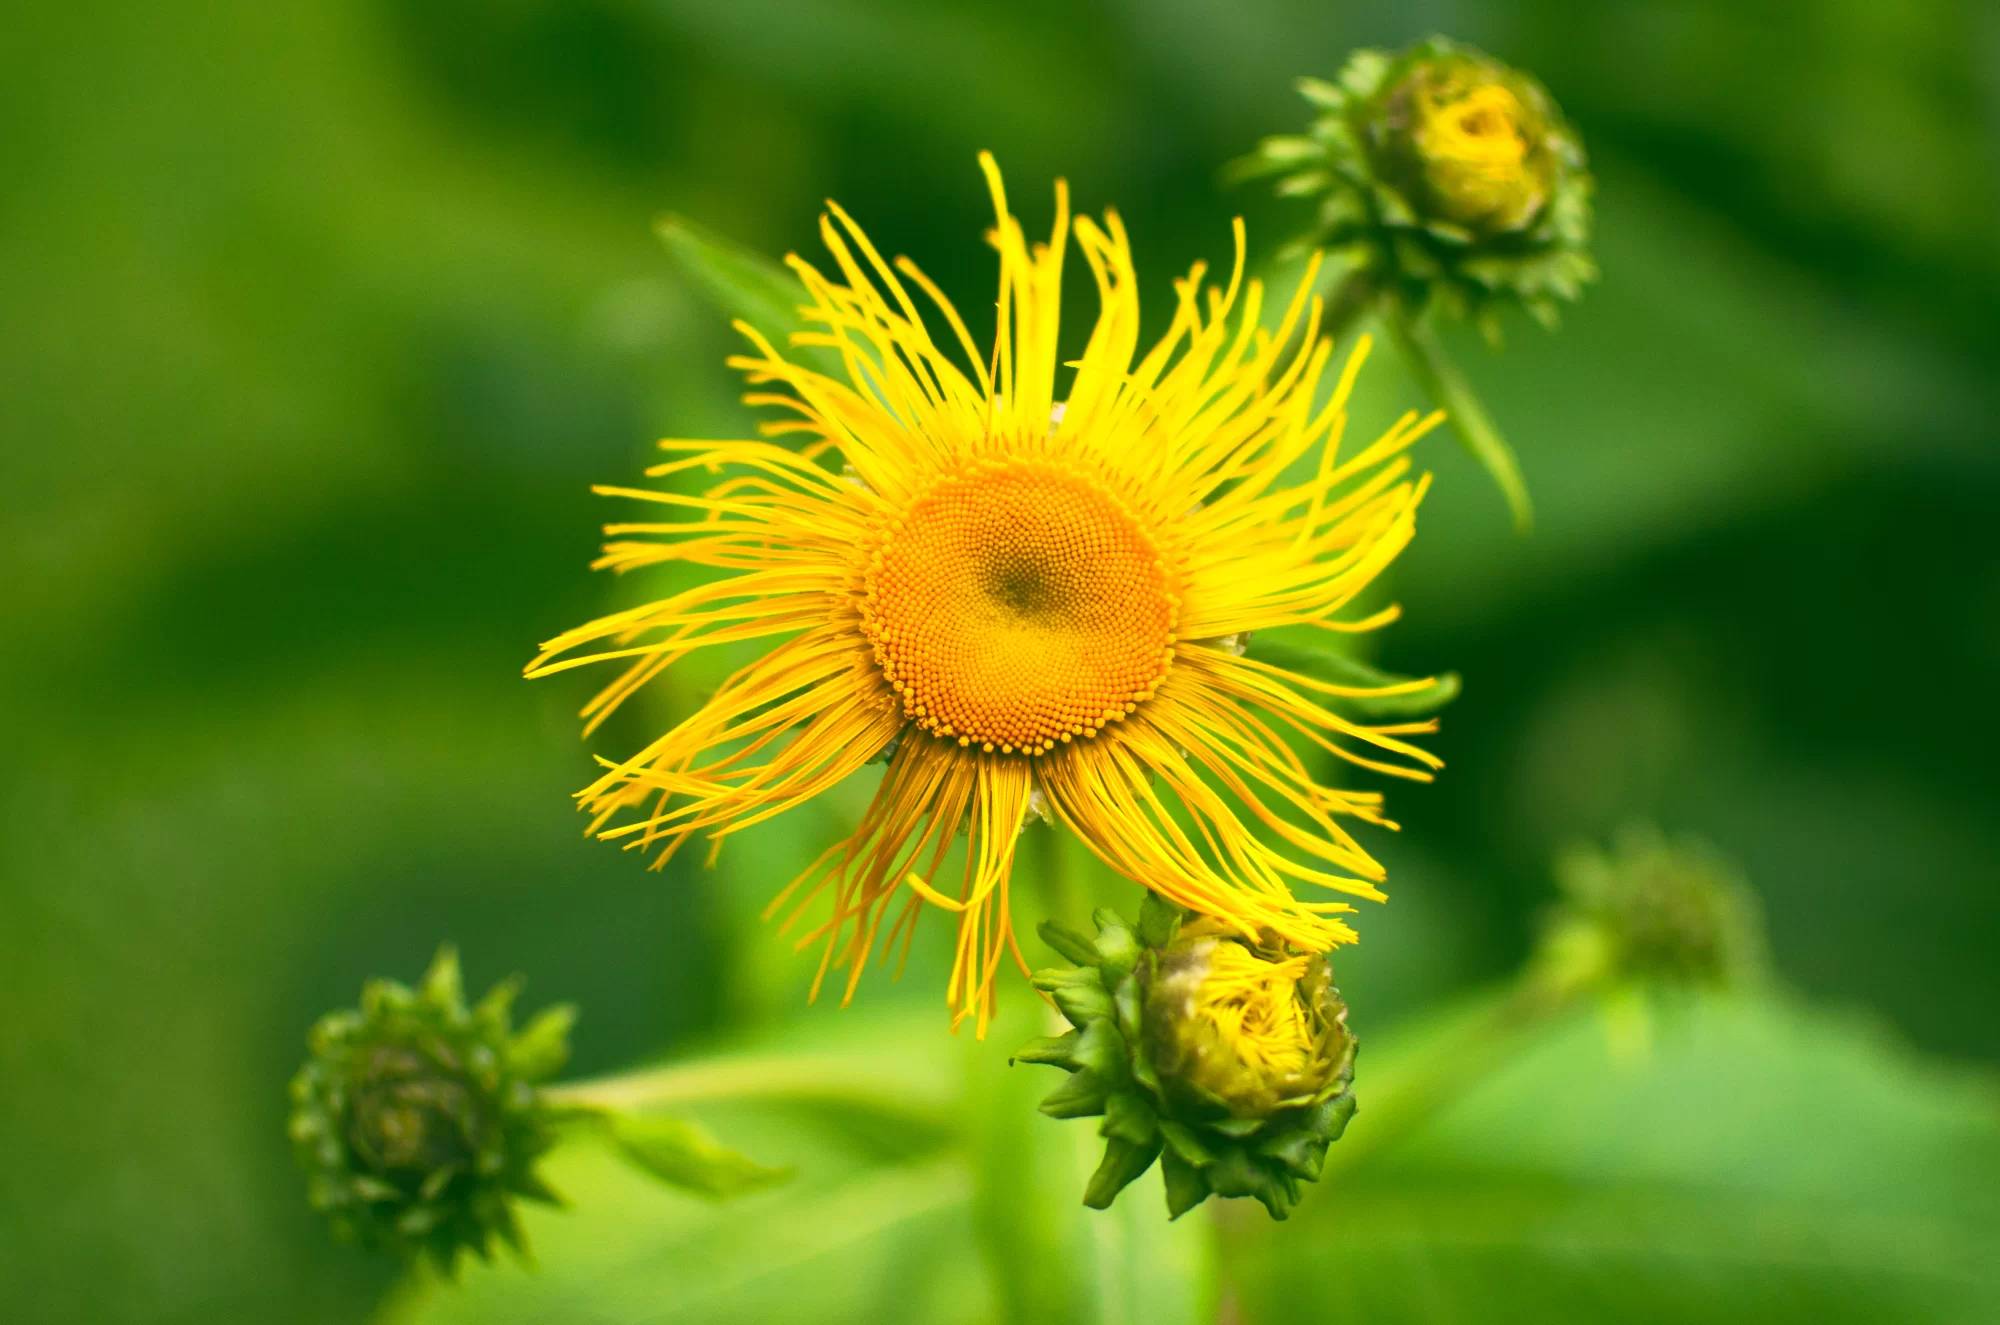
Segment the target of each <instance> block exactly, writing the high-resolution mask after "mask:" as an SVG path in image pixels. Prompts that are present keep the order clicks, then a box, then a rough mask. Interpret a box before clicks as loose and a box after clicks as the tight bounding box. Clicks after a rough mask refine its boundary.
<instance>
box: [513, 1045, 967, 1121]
mask: <svg viewBox="0 0 2000 1325" xmlns="http://www.w3.org/2000/svg"><path fill="white" fill-rule="evenodd" d="M541 1096H542V1099H543V1101H544V1102H546V1103H548V1104H550V1105H552V1106H554V1107H556V1108H571V1109H579V1110H588V1111H593V1112H633V1111H638V1110H649V1109H660V1108H670V1107H675V1106H681V1105H688V1104H702V1103H714V1102H718V1101H724V1100H749V1099H757V1100H795V1101H796V1100H804V1101H812V1102H815V1103H825V1104H839V1105H846V1106H848V1107H850V1108H856V1109H861V1110H865V1111H867V1112H870V1113H880V1114H888V1115H893V1116H895V1117H898V1118H904V1119H908V1120H910V1121H912V1122H917V1123H922V1124H924V1125H927V1126H932V1127H938V1128H948V1127H950V1126H951V1125H952V1124H951V1107H950V1101H948V1100H946V1099H944V1098H942V1097H941V1096H937V1093H936V1092H935V1091H926V1090H924V1089H922V1088H920V1087H917V1086H916V1085H915V1084H914V1083H905V1082H902V1081H895V1080H889V1079H886V1078H884V1077H882V1076H881V1075H879V1074H876V1073H871V1072H868V1071H866V1070H864V1069H859V1068H857V1067H856V1066H855V1065H854V1062H853V1060H852V1059H851V1058H846V1057H835V1056H831V1055H810V1056H809V1055H791V1054H771V1055H760V1056H756V1057H746V1058H732V1059H726V1060H721V1061H712V1062H697V1063H680V1064H674V1065H671V1066H668V1067H655V1068H645V1069H642V1070H640V1071H637V1072H622V1073H618V1074H615V1075H612V1076H605V1077H593V1078H590V1079H588V1080H584V1081H574V1082H568V1083H566V1084H564V1085H560V1086H549V1087H546V1088H544V1089H543V1090H542V1092H541ZM934 1096H937V1097H935V1098H934Z"/></svg>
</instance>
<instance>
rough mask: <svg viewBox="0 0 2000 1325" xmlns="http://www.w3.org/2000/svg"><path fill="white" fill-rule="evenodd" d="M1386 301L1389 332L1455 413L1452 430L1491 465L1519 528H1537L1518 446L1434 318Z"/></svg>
mask: <svg viewBox="0 0 2000 1325" xmlns="http://www.w3.org/2000/svg"><path fill="white" fill-rule="evenodd" d="M1384 302H1385V304H1386V305H1387V307H1386V309H1385V320H1386V321H1387V322H1388V324H1389V332H1390V334H1391V335H1392V336H1394V337H1395V340H1396V346H1397V348H1398V349H1400V350H1401V351H1402V353H1403V358H1404V360H1405V361H1406V362H1407V363H1408V364H1409V367H1410V371H1411V372H1413V373H1415V374H1416V376H1417V380H1418V382H1420V383H1421V384H1422V385H1423V388H1424V390H1425V391H1426V392H1428V393H1429V394H1430V397H1431V399H1432V400H1434V401H1436V402H1437V403H1438V405H1439V406H1441V407H1442V408H1443V409H1444V410H1445V412H1446V413H1447V414H1449V415H1450V417H1451V426H1452V430H1453V431H1455V432H1456V433H1457V434H1458V439H1459V440H1460V441H1461V442H1463V443H1465V449H1466V450H1468V451H1470V452H1471V453H1472V457H1473V459H1475V460H1477V461H1478V462H1479V463H1480V464H1481V465H1483V466H1485V468H1486V472H1487V473H1488V474H1491V475H1492V476H1493V481H1494V482H1495V483H1498V484H1499V485H1500V492H1501V494H1502V495H1503V496H1505V497H1506V498H1507V507H1508V509H1509V510H1511V511H1512V512H1513V513H1514V530H1515V532H1516V533H1521V534H1527V533H1530V532H1532V531H1533V529H1534V525H1535V514H1534V508H1533V507H1532V506H1531V505H1530V504H1529V501H1528V485H1527V483H1526V481H1525V480H1523V479H1522V477H1521V466H1520V462H1519V461H1518V460H1516V459H1515V458H1514V448H1512V447H1511V446H1509V445H1507V439H1506V438H1505V437H1502V436H1501V435H1500V426H1499V425H1498V424H1496V423H1495V422H1493V416H1492V415H1491V414H1488V413H1487V412H1486V406H1485V405H1484V404H1483V403H1481V401H1480V399H1479V395H1478V393H1477V392H1475V391H1474V390H1473V389H1472V384H1471V383H1470V382H1468V381H1466V380H1465V375H1464V374H1463V373H1461V372H1459V371H1458V365H1457V364H1455V363H1453V362H1452V361H1451V356H1450V355H1448V354H1446V353H1445V350H1444V346H1443V345H1442V344H1440V343H1439V342H1438V338H1437V332H1436V330H1435V329H1434V328H1433V327H1432V326H1431V325H1430V322H1429V320H1428V319H1426V318H1421V317H1418V318H1413V317H1411V316H1410V315H1409V314H1408V312H1406V311H1405V310H1404V308H1403V306H1402V304H1401V303H1400V302H1399V301H1397V300H1394V299H1389V300H1385V301H1384Z"/></svg>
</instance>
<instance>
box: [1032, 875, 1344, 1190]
mask: <svg viewBox="0 0 2000 1325" xmlns="http://www.w3.org/2000/svg"><path fill="white" fill-rule="evenodd" d="M1095 920H1096V923H1097V937H1096V938H1094V939H1091V938H1086V937H1084V936H1083V935H1081V934H1078V933H1075V932H1074V931H1070V930H1066V929H1064V928H1063V927H1062V926H1060V925H1057V924H1044V925H1043V927H1042V936H1043V938H1044V939H1046V940H1047V941H1048V942H1049V944H1050V945H1051V946H1053V947H1054V948H1056V950H1057V951H1059V952H1061V953H1062V954H1063V955H1064V956H1066V957H1069V958H1070V959H1071V960H1073V961H1075V962H1076V963H1077V965H1076V966H1075V967H1074V968H1072V969H1069V970H1052V971H1040V972H1037V973H1036V975H1035V983H1036V984H1037V985H1039V986H1041V987H1042V988H1043V989H1046V990H1048V991H1049V992H1050V994H1051V995H1052V996H1053V997H1054V999H1055V1001H1056V1005H1057V1006H1058V1007H1059V1008H1061V1009H1062V1012H1063V1015H1064V1016H1066V1017H1067V1018H1068V1019H1069V1021H1070V1024H1071V1025H1072V1026H1073V1027H1074V1028H1075V1029H1073V1030H1071V1031H1070V1032H1069V1033H1068V1034H1066V1035H1062V1036H1057V1037H1053V1038H1048V1039H1042V1040H1037V1041H1035V1042H1034V1043H1032V1044H1030V1045H1028V1046H1027V1047H1026V1048H1024V1049H1023V1050H1022V1051H1021V1052H1020V1053H1019V1054H1017V1055H1016V1056H1015V1057H1016V1059H1017V1060H1023V1061H1027V1062H1035V1063H1050V1064H1053V1065H1055V1066H1058V1067H1061V1068H1064V1069H1066V1070H1067V1071H1068V1072H1069V1073H1070V1074H1071V1075H1070V1078H1069V1080H1067V1081H1066V1082H1064V1083H1063V1084H1062V1085H1061V1086H1060V1087H1058V1088H1057V1089H1056V1091H1055V1092H1054V1093H1053V1094H1051V1095H1050V1096H1049V1097H1048V1098H1047V1099H1046V1100H1044V1101H1043V1102H1042V1111H1043V1112H1044V1113H1047V1114H1050V1115H1052V1116H1054V1117H1057V1118H1080V1117H1097V1116H1100V1115H1102V1116H1103V1118H1104V1125H1103V1129H1102V1130H1103V1133H1104V1136H1105V1138H1106V1141H1105V1153H1104V1160H1103V1162H1102V1163H1101V1164H1100V1165H1099V1167H1098V1169H1097V1172H1096V1173H1095V1174H1094V1175H1093V1176H1092V1178H1091V1181H1090V1186H1089V1188H1088V1190H1087V1191H1086V1192H1085V1194H1084V1201H1085V1203H1086V1204H1088V1205H1092V1206H1095V1207H1097V1208H1099V1209H1102V1208H1104V1207H1105V1206H1108V1205H1110V1204H1111V1202H1112V1200H1113V1199H1114V1198H1115V1197H1116V1196H1117V1195H1118V1193H1119V1192H1120V1191H1121V1190H1123V1189H1124V1187H1125V1186H1126V1184H1127V1183H1130V1182H1131V1181H1132V1180H1133V1179H1135V1178H1137V1177H1138V1176H1139V1175H1140V1174H1142V1173H1144V1172H1145V1171H1146V1170H1147V1169H1148V1168H1150V1167H1151V1166H1152V1163H1153V1160H1154V1159H1155V1158H1158V1159H1159V1160H1160V1162H1161V1166H1162V1169H1163V1171H1164V1174H1165V1177H1166V1189H1167V1206H1168V1209H1169V1210H1170V1212H1171V1213H1172V1214H1174V1215H1175V1216H1179V1215H1180V1214H1182V1213H1183V1212H1185V1211H1187V1210H1189V1209H1191V1208H1192V1207H1194V1206H1195V1205H1198V1204H1200V1203H1201V1202H1202V1201H1204V1200H1206V1199H1207V1198H1208V1197H1209V1196H1211V1195H1216V1196H1254V1197H1256V1198H1257V1199H1258V1200H1260V1201H1262V1202H1263V1203H1264V1206H1265V1208H1266V1209H1268V1210H1269V1211H1270V1212H1271V1214H1272V1216H1273V1217H1274V1218H1278V1219H1283V1218H1284V1217H1285V1216H1286V1215H1287V1214H1288V1213H1289V1212H1290V1209H1291V1207H1292V1205H1293V1204H1294V1203H1295V1202H1296V1201H1297V1200H1298V1198H1299V1190H1300V1184H1301V1183H1304V1182H1311V1181H1313V1180H1315V1179H1316V1178H1318V1177H1319V1174H1320V1169H1321V1167H1322V1165H1323V1164H1324V1163H1325V1160H1326V1151H1327V1147H1328V1146H1330V1145H1332V1143H1333V1142H1334V1141H1336V1140H1338V1139H1339V1138H1340V1135H1341V1133H1342V1132H1343V1131H1344V1130H1346V1127H1347V1121H1348V1119H1349V1118H1351V1117H1352V1116H1353V1114H1354V1095H1353V1093H1352V1091H1351V1090H1350V1085H1351V1083H1352V1082H1353V1079H1354V1052H1355V1040H1354V1036H1353V1035H1352V1034H1351V1033H1350V1032H1349V1031H1348V1029H1347V1005H1346V1004H1345V1003H1343V1002H1342V1001H1341V998H1340V991H1339V990H1338V989H1335V988H1334V987H1333V977H1332V973H1331V972H1330V971H1329V970H1328V968H1327V962H1326V958H1325V957H1323V956H1320V955H1318V954H1315V953H1303V952H1300V951H1298V950H1297V949H1295V948H1293V947H1291V946H1290V945H1289V944H1287V943H1285V942H1284V941H1283V940H1282V939H1279V938H1277V937H1276V936H1275V935H1268V934H1267V935H1264V936H1261V937H1258V938H1245V937H1244V936H1243V935H1241V934H1239V933H1237V932H1236V931H1235V930H1234V929H1233V928H1231V927H1230V926H1229V925H1226V924H1223V923H1221V922H1219V921H1216V920H1214V919H1213V918H1209V917H1201V918H1197V919H1194V920H1191V921H1186V922H1185V923H1183V917H1182V913H1181V912H1180V910H1179V908H1177V907H1174V906H1172V905H1170V904H1168V903H1164V902H1161V901H1160V900H1159V899H1158V898H1157V897H1155V896H1153V895H1151V894H1149V895H1148V897H1147V900H1146V905H1145V909H1144V910H1143V911H1142V912H1141V914H1140V919H1139V925H1138V927H1137V928H1136V929H1134V928H1132V927H1130V926H1128V925H1127V924H1126V923H1125V922H1124V920H1123V919H1121V918H1120V917H1119V916H1118V915H1117V913H1116V912H1113V911H1109V910H1103V911H1099V912H1098V913H1097V915H1096V917H1095Z"/></svg>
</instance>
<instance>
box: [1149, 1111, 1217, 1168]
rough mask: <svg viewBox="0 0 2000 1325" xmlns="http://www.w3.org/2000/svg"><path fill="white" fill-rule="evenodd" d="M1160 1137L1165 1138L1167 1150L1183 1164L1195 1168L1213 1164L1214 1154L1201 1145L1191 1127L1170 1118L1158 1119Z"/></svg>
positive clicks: (1199, 1139)
mask: <svg viewBox="0 0 2000 1325" xmlns="http://www.w3.org/2000/svg"><path fill="white" fill-rule="evenodd" d="M1160 1135H1161V1136H1162V1137H1163V1138H1165V1140H1166V1143H1167V1149H1168V1150H1170V1151H1172V1152H1173V1153H1174V1154H1175V1155H1177V1156H1179V1157H1180V1158H1181V1159H1182V1160H1183V1161H1184V1162H1186V1163H1188V1164H1192V1165H1193V1166H1194V1167H1196V1168H1205V1167H1207V1166H1208V1165H1210V1164H1213V1163H1215V1152H1214V1151H1212V1150H1210V1149H1209V1148H1208V1147H1207V1146H1205V1145H1203V1144H1202V1143H1201V1138H1200V1137H1198V1136H1196V1135H1195V1131H1194V1129H1193V1128H1192V1127H1189V1126H1188V1125H1187V1124H1186V1123H1180V1122H1175V1121H1174V1120H1173V1119H1171V1118H1162V1119H1160Z"/></svg>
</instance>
